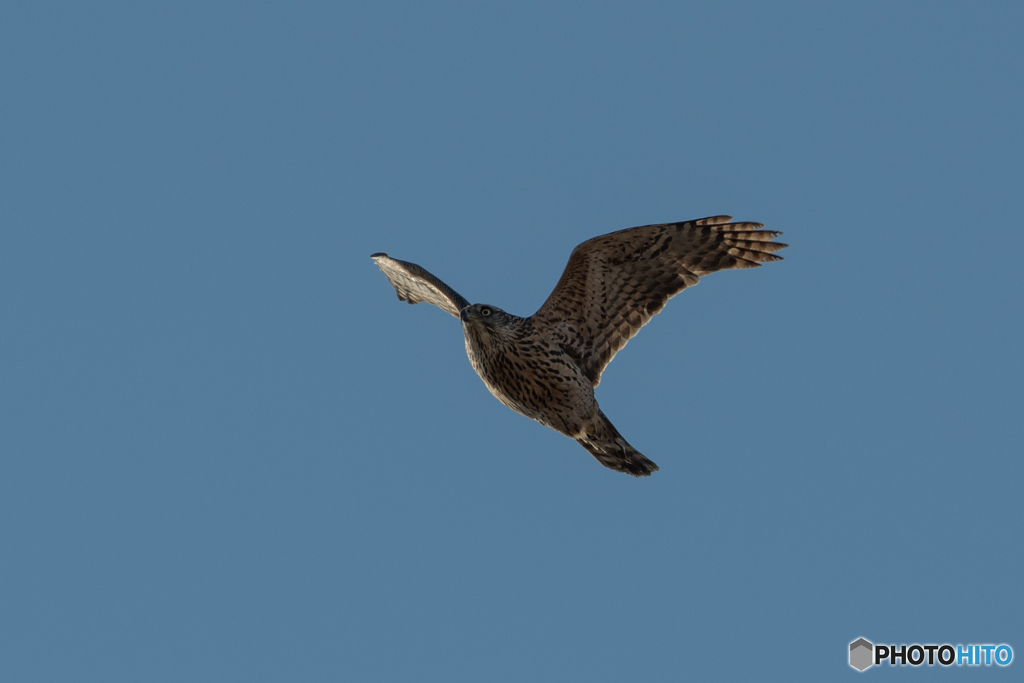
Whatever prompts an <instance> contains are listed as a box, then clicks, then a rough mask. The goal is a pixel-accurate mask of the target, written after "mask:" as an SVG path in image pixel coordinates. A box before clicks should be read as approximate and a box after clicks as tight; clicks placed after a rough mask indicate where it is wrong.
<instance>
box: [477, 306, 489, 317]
mask: <svg viewBox="0 0 1024 683" xmlns="http://www.w3.org/2000/svg"><path fill="white" fill-rule="evenodd" d="M480 315H482V316H483V317H485V318H487V317H489V316H490V315H491V309H489V308H481V309H480Z"/></svg>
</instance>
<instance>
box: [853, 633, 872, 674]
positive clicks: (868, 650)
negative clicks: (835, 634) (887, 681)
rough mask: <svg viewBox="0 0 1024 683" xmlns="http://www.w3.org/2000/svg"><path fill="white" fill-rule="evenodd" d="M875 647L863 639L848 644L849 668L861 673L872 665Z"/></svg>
mask: <svg viewBox="0 0 1024 683" xmlns="http://www.w3.org/2000/svg"><path fill="white" fill-rule="evenodd" d="M874 654H875V646H874V645H872V644H871V643H870V642H868V641H866V640H864V639H863V638H858V639H857V640H855V641H853V642H852V643H850V666H852V667H853V668H854V669H856V670H857V671H863V670H864V669H866V668H868V667H869V666H871V665H872V664H873V663H874V661H873V660H874Z"/></svg>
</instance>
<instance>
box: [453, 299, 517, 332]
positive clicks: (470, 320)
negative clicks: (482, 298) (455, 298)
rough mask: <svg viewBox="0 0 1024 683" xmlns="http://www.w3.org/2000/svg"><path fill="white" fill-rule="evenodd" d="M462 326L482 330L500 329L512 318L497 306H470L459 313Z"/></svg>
mask: <svg viewBox="0 0 1024 683" xmlns="http://www.w3.org/2000/svg"><path fill="white" fill-rule="evenodd" d="M459 317H460V318H461V319H462V322H463V324H465V325H471V326H473V327H479V328H483V329H487V328H490V329H498V328H502V327H504V326H506V325H508V323H509V322H510V321H511V320H512V316H511V315H509V314H508V313H506V312H505V311H503V310H501V309H500V308H498V307H497V306H491V305H490V304H472V305H470V306H466V307H465V308H463V309H462V311H460V312H459Z"/></svg>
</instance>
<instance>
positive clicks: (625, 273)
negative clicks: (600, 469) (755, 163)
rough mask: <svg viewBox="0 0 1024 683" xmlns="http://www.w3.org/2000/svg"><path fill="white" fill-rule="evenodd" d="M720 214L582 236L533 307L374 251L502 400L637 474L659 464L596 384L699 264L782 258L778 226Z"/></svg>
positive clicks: (702, 268) (707, 267)
mask: <svg viewBox="0 0 1024 683" xmlns="http://www.w3.org/2000/svg"><path fill="white" fill-rule="evenodd" d="M729 220H731V219H730V218H729V217H727V216H714V217H711V218H705V219H700V220H698V221H690V222H686V223H667V224H662V225H648V226H641V227H638V228H630V229H628V230H620V231H618V232H614V233H609V234H607V235H602V236H600V237H595V238H594V239H592V240H588V241H586V242H584V243H583V244H581V245H579V246H578V247H576V249H575V250H573V253H572V256H570V258H569V264H568V265H567V266H566V269H565V272H564V273H563V274H562V277H561V279H560V280H559V282H558V284H557V285H556V286H555V290H554V291H553V292H552V293H551V296H550V297H549V298H548V300H547V302H545V304H544V305H543V306H541V308H540V310H538V311H537V313H535V314H534V315H532V316H530V317H529V318H521V317H519V316H515V315H512V314H510V313H506V312H505V311H502V310H501V309H499V308H497V307H495V306H489V305H485V304H473V305H470V304H469V302H468V301H466V300H465V299H464V298H463V297H461V296H460V295H459V294H457V293H456V292H455V291H454V290H452V289H451V288H450V287H448V286H447V285H445V284H444V283H443V282H441V281H440V280H438V279H437V278H436V277H434V276H433V275H431V274H430V273H428V272H427V271H426V270H424V269H423V268H421V267H420V266H417V265H416V264H413V263H408V262H405V261H399V260H397V259H392V258H391V257H389V256H388V255H387V254H383V253H379V254H374V255H373V258H374V260H375V261H376V262H377V265H378V266H380V268H381V270H383V271H384V273H385V275H387V276H388V279H389V280H390V281H391V284H392V285H393V286H394V287H395V290H396V291H397V292H398V297H399V299H401V300H403V301H408V302H409V303H420V302H421V301H426V302H429V303H432V304H435V305H437V306H440V307H441V308H443V309H444V310H446V311H448V312H449V313H451V314H452V315H456V316H458V317H459V318H460V319H461V320H462V327H463V332H464V334H465V338H466V353H467V355H468V356H469V361H470V363H471V364H472V366H473V369H474V370H475V371H476V373H477V374H478V375H479V376H480V378H481V379H482V380H483V381H484V384H485V385H486V386H487V388H488V390H490V392H491V393H492V394H494V396H495V397H497V399H498V400H499V401H501V402H502V403H504V404H505V405H506V406H508V407H509V408H511V409H512V410H515V411H516V412H518V413H521V414H523V415H525V416H526V417H529V418H531V419H534V420H537V421H538V422H540V423H541V424H543V425H546V426H548V427H550V428H552V429H554V430H555V431H557V432H559V433H561V434H564V435H566V436H568V437H570V438H572V439H575V440H576V441H577V442H578V443H579V444H580V445H581V446H583V447H584V448H585V449H586V450H587V451H588V452H589V453H590V454H591V455H593V456H594V457H595V458H597V460H598V461H599V462H600V463H601V464H603V465H605V466H606V467H609V468H611V469H615V470H618V471H621V472H626V473H628V474H632V475H634V476H645V475H648V474H650V473H651V472H654V471H656V470H657V469H658V466H657V465H655V464H654V463H653V462H651V461H650V460H648V459H647V458H646V457H644V456H643V455H642V454H641V453H640V452H639V451H637V450H636V449H635V448H633V447H632V446H631V445H630V444H629V443H627V442H626V440H625V439H624V438H623V437H622V435H621V434H619V432H618V431H617V430H616V429H615V427H614V426H613V425H612V423H611V422H610V421H609V420H608V418H607V417H605V415H604V413H602V412H601V409H600V407H599V406H598V403H597V401H596V400H595V398H594V387H596V386H597V385H598V384H599V383H600V381H601V373H602V371H603V370H604V368H605V367H606V366H607V365H608V363H609V362H610V361H611V359H612V358H613V357H614V356H615V354H616V353H617V352H618V351H619V350H620V349H621V348H622V347H623V346H625V345H626V342H627V341H629V339H630V338H631V337H632V336H633V335H635V334H636V333H637V332H638V331H639V329H640V328H641V327H642V326H643V325H644V324H646V323H647V321H648V320H650V318H651V317H653V316H654V315H655V314H656V313H657V312H658V311H660V310H661V308H662V307H663V306H664V305H665V303H666V302H667V301H668V299H669V298H671V297H672V296H674V295H675V294H677V293H679V292H680V291H682V290H683V289H684V288H686V287H688V286H692V285H694V284H696V283H697V282H698V280H699V277H700V276H701V275H705V274H708V273H711V272H715V271H717V270H722V269H726V268H749V267H756V266H758V265H760V263H761V262H764V261H773V260H778V259H779V257H777V256H774V255H773V254H772V253H771V252H774V251H777V250H778V249H782V248H783V247H785V246H786V245H784V244H779V243H776V242H772V241H771V240H772V238H774V237H775V236H777V235H778V234H781V233H776V232H770V231H761V230H760V228H761V227H763V226H761V225H760V224H757V223H729Z"/></svg>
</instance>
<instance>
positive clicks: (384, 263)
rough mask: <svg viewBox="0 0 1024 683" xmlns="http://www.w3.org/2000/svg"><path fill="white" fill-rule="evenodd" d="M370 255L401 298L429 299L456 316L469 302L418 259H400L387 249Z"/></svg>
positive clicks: (409, 300)
mask: <svg viewBox="0 0 1024 683" xmlns="http://www.w3.org/2000/svg"><path fill="white" fill-rule="evenodd" d="M370 258H372V259H373V260H374V262H375V263H376V264H377V266H378V267H379V268H380V269H381V270H382V271H384V274H385V275H387V276H388V281H390V282H391V286H392V287H394V288H395V291H396V292H398V298H399V299H401V300H402V301H407V302H409V303H410V304H418V303H420V302H423V301H426V302H427V303H428V304H434V305H435V306H440V307H441V308H443V309H444V310H446V311H448V312H449V313H451V314H452V315H454V316H455V317H456V318H458V317H459V311H461V310H462V309H463V308H465V307H466V306H468V305H469V302H468V301H466V299H465V298H464V297H463V296H462V295H460V294H459V293H458V292H456V291H455V290H454V289H452V288H451V287H449V286H448V285H446V284H445V283H443V282H441V281H440V280H438V279H437V278H436V277H434V276H433V275H431V274H430V273H428V272H427V271H426V270H424V269H423V268H421V267H419V266H417V265H416V264H415V263H409V262H408V261H399V260H398V259H396V258H391V257H390V256H388V255H387V254H385V253H384V252H378V253H376V254H373V255H372V256H370Z"/></svg>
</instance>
